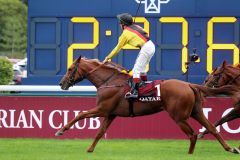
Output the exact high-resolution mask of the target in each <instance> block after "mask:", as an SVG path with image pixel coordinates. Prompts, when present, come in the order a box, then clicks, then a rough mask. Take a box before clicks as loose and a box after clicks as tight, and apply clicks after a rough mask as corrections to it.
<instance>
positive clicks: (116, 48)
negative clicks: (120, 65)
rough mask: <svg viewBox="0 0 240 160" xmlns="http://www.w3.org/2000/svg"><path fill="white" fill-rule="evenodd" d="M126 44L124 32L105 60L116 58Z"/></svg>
mask: <svg viewBox="0 0 240 160" xmlns="http://www.w3.org/2000/svg"><path fill="white" fill-rule="evenodd" d="M126 44H127V36H126V35H125V32H123V33H122V35H121V36H120V37H119V39H118V44H117V46H116V47H115V48H114V49H113V50H112V52H111V53H110V54H109V55H108V56H107V57H106V58H105V60H109V59H112V57H114V56H116V55H117V53H118V52H119V51H120V50H121V49H122V47H123V46H125V45H126Z"/></svg>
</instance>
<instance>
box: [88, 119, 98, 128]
mask: <svg viewBox="0 0 240 160" xmlns="http://www.w3.org/2000/svg"><path fill="white" fill-rule="evenodd" d="M94 122H95V124H96V125H95V126H94ZM99 127H100V120H99V117H95V118H90V125H89V127H88V129H98V128H99Z"/></svg>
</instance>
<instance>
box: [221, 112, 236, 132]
mask: <svg viewBox="0 0 240 160" xmlns="http://www.w3.org/2000/svg"><path fill="white" fill-rule="evenodd" d="M232 109H233V108H229V109H227V110H226V111H225V112H223V115H222V117H224V116H225V115H227V114H228V113H229V112H230V111H231V110H232ZM222 127H223V128H224V129H225V130H226V131H227V132H228V133H232V134H236V133H240V127H239V128H238V129H236V130H233V129H230V128H229V126H228V123H227V122H226V123H224V124H222Z"/></svg>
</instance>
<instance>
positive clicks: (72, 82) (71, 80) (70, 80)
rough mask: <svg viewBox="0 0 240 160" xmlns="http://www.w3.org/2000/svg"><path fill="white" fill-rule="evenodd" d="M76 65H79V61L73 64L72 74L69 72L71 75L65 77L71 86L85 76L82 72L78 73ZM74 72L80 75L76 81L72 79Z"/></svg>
mask: <svg viewBox="0 0 240 160" xmlns="http://www.w3.org/2000/svg"><path fill="white" fill-rule="evenodd" d="M78 65H79V62H78V63H76V64H75V65H74V68H73V71H72V74H71V76H70V77H68V79H67V83H68V84H69V85H70V86H73V85H74V84H76V83H78V82H80V81H82V80H83V79H85V76H84V75H83V74H80V73H79V71H78ZM76 73H78V74H79V76H80V78H79V79H78V80H77V81H75V80H74V79H75V76H76Z"/></svg>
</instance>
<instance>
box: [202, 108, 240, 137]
mask: <svg viewBox="0 0 240 160" xmlns="http://www.w3.org/2000/svg"><path fill="white" fill-rule="evenodd" d="M236 118H240V106H237V107H235V108H233V110H231V111H230V112H229V113H228V114H227V115H225V116H224V117H222V118H221V119H220V120H219V121H217V122H216V123H215V124H214V126H215V127H217V126H219V125H222V124H223V123H225V122H229V121H232V120H234V119H236ZM208 133H209V131H208V130H205V131H204V132H202V133H200V134H198V138H203V136H204V135H205V134H208Z"/></svg>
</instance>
